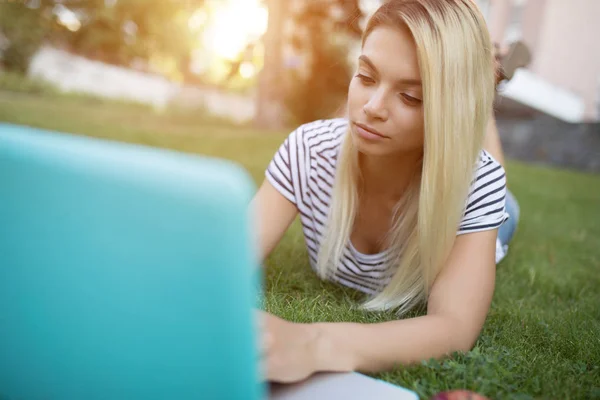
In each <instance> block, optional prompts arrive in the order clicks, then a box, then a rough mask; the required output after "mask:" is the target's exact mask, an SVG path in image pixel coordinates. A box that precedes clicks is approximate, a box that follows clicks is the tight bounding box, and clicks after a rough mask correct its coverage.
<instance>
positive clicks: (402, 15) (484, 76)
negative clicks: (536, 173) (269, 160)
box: [317, 0, 494, 314]
mask: <svg viewBox="0 0 600 400" xmlns="http://www.w3.org/2000/svg"><path fill="white" fill-rule="evenodd" d="M379 26H391V27H401V26H406V27H408V29H409V30H410V32H411V33H412V36H413V39H414V42H415V45H416V48H417V54H418V60H419V69H420V72H421V80H422V87H423V107H424V135H425V137H424V149H423V159H422V168H420V169H419V172H418V173H417V174H415V176H414V177H413V179H412V181H411V183H410V185H409V187H408V189H407V190H406V192H405V193H404V195H403V197H402V198H401V200H400V202H399V203H398V205H397V207H396V212H395V214H394V217H393V218H394V219H393V224H392V228H391V230H390V232H389V233H388V242H389V243H390V249H389V255H390V258H389V260H390V262H391V263H392V264H391V265H390V267H391V269H390V271H391V272H393V275H391V277H390V278H389V280H388V281H387V284H386V285H384V286H383V285H382V288H381V290H380V291H379V292H378V293H377V294H376V295H375V296H374V297H372V298H371V299H369V300H368V301H367V302H366V303H365V304H364V305H363V307H364V308H365V309H369V310H389V309H397V311H398V313H399V314H404V313H406V312H407V311H409V310H410V309H411V308H413V307H414V306H415V305H417V304H419V303H422V302H424V301H425V300H426V299H427V297H428V294H429V291H430V289H431V286H432V285H433V282H434V280H435V278H436V276H437V274H438V273H439V271H440V269H441V267H442V266H443V264H444V262H445V261H446V259H447V257H448V255H449V253H450V250H451V249H452V246H453V244H454V240H455V238H456V232H457V229H458V227H459V224H460V221H461V218H462V215H463V213H464V210H465V206H466V199H467V196H468V191H469V188H470V186H471V183H472V180H473V178H474V173H475V166H476V162H477V159H478V156H479V153H480V151H481V148H482V145H483V138H484V134H485V129H486V125H487V122H488V118H489V116H490V115H491V113H492V106H493V105H492V104H493V98H494V63H493V53H492V45H491V41H490V37H489V33H488V31H487V27H486V24H485V21H484V19H483V17H482V15H481V14H480V12H479V10H478V9H477V6H476V5H475V4H474V2H473V1H472V0H391V1H388V2H387V3H386V4H384V5H383V6H381V7H380V8H379V9H378V10H377V11H376V12H375V13H374V14H373V16H372V17H371V18H370V20H369V22H368V24H367V27H366V30H365V33H364V35H363V45H364V41H365V39H366V38H367V36H368V35H369V34H370V33H371V32H372V31H373V30H374V29H375V28H377V27H379ZM338 157H339V159H338V166H337V172H336V180H335V184H334V187H333V193H332V203H331V208H330V211H329V216H328V224H327V227H326V230H325V232H324V237H323V241H322V244H321V248H320V251H319V255H318V260H317V272H318V273H319V275H320V276H321V277H328V276H331V275H332V274H334V273H335V271H336V269H337V266H338V265H339V262H340V259H341V258H342V256H343V253H344V250H345V248H346V246H347V245H348V243H349V241H350V234H351V232H352V229H353V226H354V221H355V216H356V214H357V210H358V204H359V198H360V197H359V184H360V170H359V166H358V151H357V149H356V148H355V147H354V145H353V141H352V139H351V137H350V134H349V133H347V134H346V135H345V138H344V141H343V144H342V146H341V149H340V154H339V156H338Z"/></svg>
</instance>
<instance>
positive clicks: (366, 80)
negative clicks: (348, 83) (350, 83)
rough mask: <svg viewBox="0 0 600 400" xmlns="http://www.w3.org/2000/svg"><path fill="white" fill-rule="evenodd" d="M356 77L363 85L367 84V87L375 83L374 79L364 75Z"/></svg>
mask: <svg viewBox="0 0 600 400" xmlns="http://www.w3.org/2000/svg"><path fill="white" fill-rule="evenodd" d="M356 77H357V78H358V79H360V80H361V82H362V83H364V84H367V85H370V84H372V83H375V80H374V79H373V78H369V77H368V76H366V75H363V74H358V75H356Z"/></svg>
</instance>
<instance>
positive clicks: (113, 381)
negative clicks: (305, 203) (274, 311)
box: [0, 124, 417, 400]
mask: <svg viewBox="0 0 600 400" xmlns="http://www.w3.org/2000/svg"><path fill="white" fill-rule="evenodd" d="M0 185H1V186H0V398H8V399H31V400H35V399H87V400H93V399H103V400H104V399H147V400H149V399H249V400H259V399H267V398H270V399H274V400H291V399H318V398H328V399H333V398H341V397H340V396H341V394H342V393H343V392H340V390H341V386H344V385H353V384H354V385H355V386H354V387H355V389H354V390H353V392H354V393H355V394H356V393H357V391H359V389H358V387H361V388H362V389H361V390H366V389H365V386H364V385H365V384H367V382H368V384H370V385H374V386H371V388H372V390H371V391H369V392H368V393H367V391H365V392H364V393H365V394H369V393H370V394H373V393H376V392H374V391H373V390H375V389H376V388H380V389H381V390H388V389H390V390H391V389H396V392H395V396H394V397H393V398H394V399H416V398H417V397H416V395H414V396H413V394H412V392H408V391H406V393H405V392H404V389H402V388H396V387H393V386H391V385H388V384H385V383H383V382H380V381H377V380H375V379H372V378H369V377H366V376H364V375H361V374H329V375H317V376H315V377H313V378H311V379H309V380H307V381H305V382H301V383H298V384H294V385H269V384H267V383H265V382H263V381H262V379H261V377H260V376H259V371H258V363H257V360H258V350H257V346H256V345H255V344H256V343H258V338H257V336H258V335H257V324H256V323H255V322H256V321H255V320H254V318H255V313H254V307H255V305H256V304H258V296H259V293H260V285H261V276H260V268H259V263H258V262H257V257H256V256H255V246H254V243H253V241H252V238H253V235H252V222H251V221H250V220H249V218H248V215H247V205H248V203H249V201H250V199H251V196H252V195H253V193H254V186H253V183H252V180H251V179H250V178H249V176H248V175H247V174H246V172H245V171H244V170H243V169H242V168H240V167H239V166H237V165H236V164H234V163H232V162H229V161H225V160H221V159H215V158H208V157H201V156H197V155H190V154H183V153H179V152H175V151H168V150H163V149H155V148H150V147H145V146H139V145H132V144H124V143H117V142H111V141H106V140H100V139H93V138H89V137H83V136H77V135H71V134H65V133H60V132H53V131H47V130H41V129H34V128H29V127H23V126H17V125H10V124H0ZM356 385H358V386H356ZM349 387H351V386H349ZM373 388H375V389H373ZM383 388H385V389H383ZM381 393H384V392H383V391H382V392H381ZM347 394H348V395H344V396H343V398H344V399H354V398H367V397H369V396H367V397H362V396H361V397H352V395H351V394H352V393H347ZM399 394H406V396H407V397H401V396H400V395H399ZM338 395H339V396H338ZM411 396H413V397H411ZM370 398H373V397H370ZM377 398H379V399H385V398H387V397H385V396H383V395H382V396H377ZM390 398H392V397H390Z"/></svg>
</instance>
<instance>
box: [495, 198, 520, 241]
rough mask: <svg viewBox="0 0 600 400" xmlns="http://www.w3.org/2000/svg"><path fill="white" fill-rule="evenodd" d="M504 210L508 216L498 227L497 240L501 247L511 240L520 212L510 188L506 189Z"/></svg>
mask: <svg viewBox="0 0 600 400" xmlns="http://www.w3.org/2000/svg"><path fill="white" fill-rule="evenodd" d="M506 212H507V213H508V215H509V216H510V217H509V219H508V220H507V221H506V222H505V223H503V224H502V226H500V228H499V229H498V240H499V241H500V243H501V244H502V246H503V247H504V246H508V244H509V243H510V241H511V240H512V238H513V236H514V234H515V230H516V229H517V226H518V224H519V216H520V213H521V209H520V208H519V203H518V202H517V199H516V198H515V196H514V195H513V194H512V192H511V191H510V190H507V191H506Z"/></svg>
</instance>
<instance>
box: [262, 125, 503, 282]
mask: <svg viewBox="0 0 600 400" xmlns="http://www.w3.org/2000/svg"><path fill="white" fill-rule="evenodd" d="M347 128H348V121H347V120H346V119H343V118H337V119H330V120H319V121H315V122H311V123H308V124H305V125H302V126H300V127H299V128H298V129H296V130H295V131H293V132H292V133H291V134H290V135H289V136H288V138H287V139H286V140H285V141H284V142H283V144H282V145H281V146H280V148H279V150H278V151H277V152H276V153H275V156H274V157H273V159H272V160H271V162H270V164H269V166H268V168H267V170H266V173H265V175H266V178H267V179H268V180H269V182H270V183H271V184H272V185H273V186H274V187H275V188H276V189H277V190H278V191H279V192H280V193H281V194H282V195H283V196H284V197H285V198H287V199H288V200H289V201H291V202H292V203H294V204H295V205H296V207H297V208H298V211H299V213H300V220H301V222H302V229H303V232H304V238H305V242H306V246H307V250H308V255H309V258H310V264H311V266H312V267H313V269H314V268H316V262H317V254H318V252H319V248H320V240H321V238H322V235H323V233H324V230H325V224H326V221H327V215H328V210H329V206H330V204H331V199H330V197H331V192H332V187H333V183H334V177H335V171H336V163H337V155H338V151H339V149H340V147H341V144H342V139H343V137H344V134H345V133H346V132H347ZM505 194H506V178H505V173H504V169H503V167H502V166H501V165H500V164H499V163H498V162H497V161H496V160H494V159H493V158H492V157H491V156H490V155H489V154H488V153H487V152H486V151H482V152H481V156H480V158H479V162H478V165H477V169H476V175H475V178H474V183H473V185H472V187H471V190H470V194H469V199H468V202H467V207H466V211H465V213H464V216H463V219H462V222H461V224H460V227H459V230H458V232H457V234H463V233H469V232H477V231H484V230H488V229H495V228H498V227H499V226H500V225H502V223H503V222H504V221H505V220H506V219H507V218H508V214H507V213H506V211H505V206H504V203H505ZM496 250H497V251H496V261H497V262H498V261H499V260H500V259H501V258H502V257H503V256H504V252H503V248H502V247H498V246H497V248H496ZM387 256H388V252H386V251H384V252H381V253H378V254H363V253H361V252H359V251H358V250H356V249H355V248H354V246H353V245H352V243H351V242H349V243H348V245H347V247H346V251H345V252H344V255H343V257H342V260H341V261H340V265H338V267H337V270H336V272H335V276H332V277H331V278H332V279H333V280H334V281H337V282H338V283H340V284H342V285H345V286H348V287H351V288H354V289H357V290H360V291H362V292H365V293H368V294H374V293H376V292H378V291H379V290H380V288H381V287H382V286H383V285H385V283H386V281H388V280H389V277H390V276H391V275H392V274H393V271H390V270H389V268H388V265H387V264H388V263H386V261H387V258H388V257H387Z"/></svg>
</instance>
